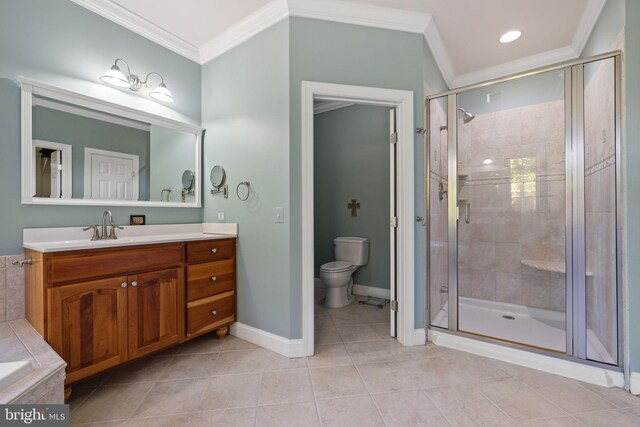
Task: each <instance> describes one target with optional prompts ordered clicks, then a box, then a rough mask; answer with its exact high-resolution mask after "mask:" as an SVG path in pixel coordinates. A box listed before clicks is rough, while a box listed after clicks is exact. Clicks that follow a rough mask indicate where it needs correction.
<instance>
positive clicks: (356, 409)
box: [71, 304, 640, 427]
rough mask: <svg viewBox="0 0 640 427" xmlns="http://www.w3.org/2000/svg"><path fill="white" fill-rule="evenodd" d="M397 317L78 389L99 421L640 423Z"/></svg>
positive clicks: (211, 351) (347, 313) (80, 402)
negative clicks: (432, 339) (396, 329)
mask: <svg viewBox="0 0 640 427" xmlns="http://www.w3.org/2000/svg"><path fill="white" fill-rule="evenodd" d="M388 316H389V313H388V311H387V310H386V309H385V310H378V309H377V308H375V307H371V306H359V305H357V304H353V305H351V306H349V307H346V308H344V309H339V310H327V309H324V308H323V307H321V306H318V307H316V339H317V345H316V355H315V356H314V357H310V358H304V359H287V358H285V357H282V356H280V355H277V354H275V353H272V352H270V351H268V350H265V349H262V348H259V347H256V346H254V345H253V344H250V343H248V342H246V341H242V340H240V339H237V338H235V337H227V338H226V339H225V340H224V341H223V342H220V341H217V340H216V338H215V336H214V335H212V334H211V335H206V336H203V337H200V338H198V339H196V340H194V341H191V342H189V343H185V344H184V345H182V346H180V347H177V348H173V349H170V350H167V351H165V352H163V353H161V354H159V355H157V356H153V357H151V358H146V359H144V360H141V361H139V362H134V363H131V364H128V365H125V366H122V367H120V368H118V369H116V370H115V371H113V372H109V373H106V374H103V375H101V376H99V377H98V378H94V379H90V380H88V381H85V382H84V383H81V384H79V385H76V386H75V387H74V391H73V396H72V400H71V421H72V424H85V425H93V426H123V427H134V426H153V427H163V426H167V427H169V426H171V427H173V426H189V427H192V426H196V427H197V426H213V425H215V426H254V425H257V426H320V425H322V426H378V425H380V426H383V425H387V426H434V427H440V426H554V427H562V426H585V425H586V426H606V427H623V426H634V427H638V426H640V397H634V396H632V395H630V394H628V393H626V392H625V391H623V390H620V389H607V388H602V387H597V386H592V385H590V384H584V383H580V382H577V381H573V380H569V379H566V378H562V377H558V376H553V375H549V374H545V373H542V372H538V371H534V370H530V369H527V368H523V367H520V366H516V365H510V364H507V363H503V362H498V361H494V360H491V359H485V358H481V357H478V356H474V355H470V354H466V353H462V352H458V351H454V350H449V349H445V348H441V347H437V346H434V345H432V344H429V345H427V346H425V347H419V348H415V347H414V348H405V347H402V346H400V345H398V344H397V342H396V341H394V340H393V339H391V338H389V337H388V331H389V320H388Z"/></svg>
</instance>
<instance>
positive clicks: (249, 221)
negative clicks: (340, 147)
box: [202, 19, 300, 338]
mask: <svg viewBox="0 0 640 427" xmlns="http://www.w3.org/2000/svg"><path fill="white" fill-rule="evenodd" d="M288 96H289V21H288V20H286V19H285V20H283V21H281V22H279V23H277V24H276V25H274V26H272V27H270V28H268V29H266V30H265V31H262V32H260V33H259V34H257V35H256V36H254V37H252V38H251V39H249V40H247V41H246V42H244V43H242V44H241V45H239V46H238V47H236V48H234V49H232V50H230V51H228V52H226V53H224V54H223V55H221V56H219V57H217V58H215V59H214V60H212V61H210V62H208V63H207V64H205V65H204V66H203V68H202V122H203V126H204V127H205V128H207V141H208V143H207V144H206V146H205V152H204V175H205V177H207V178H208V176H209V172H210V170H211V168H212V167H213V166H214V165H217V164H219V165H222V166H223V167H224V168H225V170H226V173H227V183H228V184H229V193H230V194H229V198H228V199H224V198H223V196H222V194H215V195H212V194H210V193H209V189H210V188H211V185H210V184H209V181H208V179H205V188H204V220H205V221H208V222H216V221H217V213H218V211H224V212H225V214H226V221H227V222H237V223H238V224H239V236H238V248H237V249H238V252H237V266H238V270H237V271H238V274H237V280H238V321H239V322H242V323H244V324H247V325H250V326H253V327H256V328H260V329H263V330H266V331H269V332H271V333H274V334H277V335H280V336H283V337H287V338H288V337H291V336H292V335H291V332H290V327H291V321H292V320H291V307H290V297H289V295H290V293H291V287H292V284H291V283H290V281H289V269H290V263H291V260H290V258H291V256H290V253H289V227H288V223H289V220H290V218H289V210H290V204H289V185H290V178H289V170H288V165H289V97H288ZM241 181H250V182H251V189H252V191H253V192H252V194H251V196H250V198H249V200H247V201H246V202H243V201H240V200H239V199H238V197H237V196H236V186H237V185H238V183H239V182H241ZM276 207H283V208H284V211H285V224H276V223H275V221H274V217H275V212H274V211H275V208H276ZM297 304H298V305H300V302H299V301H298V303H297Z"/></svg>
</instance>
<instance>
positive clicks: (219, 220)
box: [218, 211, 224, 222]
mask: <svg viewBox="0 0 640 427" xmlns="http://www.w3.org/2000/svg"><path fill="white" fill-rule="evenodd" d="M218 222H224V211H219V212H218Z"/></svg>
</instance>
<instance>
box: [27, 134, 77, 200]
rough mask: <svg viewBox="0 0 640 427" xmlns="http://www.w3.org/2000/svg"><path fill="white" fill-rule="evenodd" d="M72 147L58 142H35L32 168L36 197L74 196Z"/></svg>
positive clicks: (56, 197)
mask: <svg viewBox="0 0 640 427" xmlns="http://www.w3.org/2000/svg"><path fill="white" fill-rule="evenodd" d="M72 151H73V150H72V146H71V145H69V144H60V143H57V142H51V141H43V140H34V141H33V154H34V156H33V164H32V168H33V171H34V175H35V180H34V182H33V183H32V188H31V194H33V196H34V197H47V198H51V199H70V198H71V194H72V185H71V184H72V182H71V176H72V162H71V158H72V155H71V154H72Z"/></svg>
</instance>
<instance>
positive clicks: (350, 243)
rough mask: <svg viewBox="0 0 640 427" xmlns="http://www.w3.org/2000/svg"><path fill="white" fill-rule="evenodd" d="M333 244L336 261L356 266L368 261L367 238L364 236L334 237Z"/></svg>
mask: <svg viewBox="0 0 640 427" xmlns="http://www.w3.org/2000/svg"><path fill="white" fill-rule="evenodd" d="M333 244H334V246H335V248H334V252H335V256H336V261H345V262H349V263H351V264H353V265H356V266H362V265H366V264H367V262H368V261H369V239H367V238H366V237H336V238H335V239H333Z"/></svg>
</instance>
